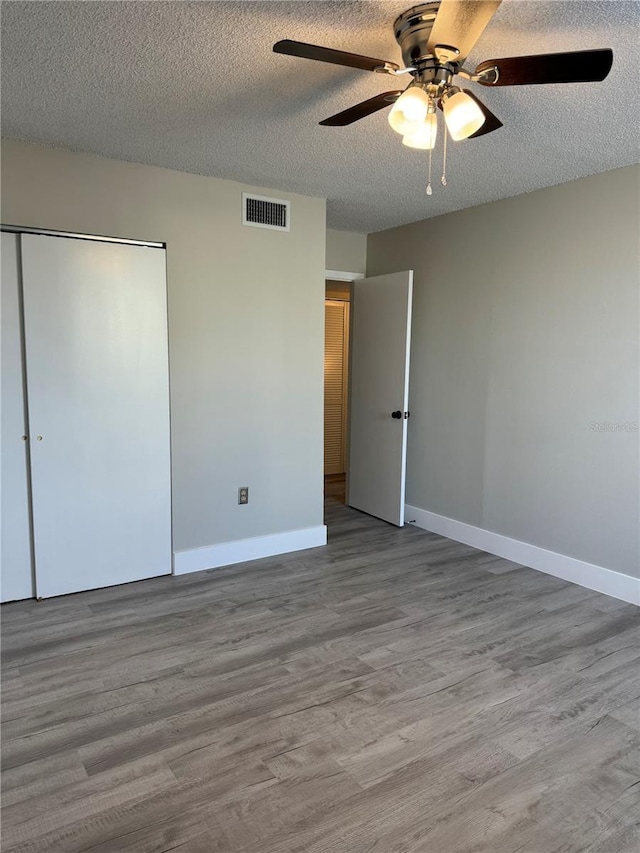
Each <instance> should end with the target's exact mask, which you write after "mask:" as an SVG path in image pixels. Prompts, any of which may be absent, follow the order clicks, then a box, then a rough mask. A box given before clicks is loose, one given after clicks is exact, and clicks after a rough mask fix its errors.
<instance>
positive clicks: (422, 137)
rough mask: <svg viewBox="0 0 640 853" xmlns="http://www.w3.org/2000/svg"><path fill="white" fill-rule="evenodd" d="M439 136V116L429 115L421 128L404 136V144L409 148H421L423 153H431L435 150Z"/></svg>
mask: <svg viewBox="0 0 640 853" xmlns="http://www.w3.org/2000/svg"><path fill="white" fill-rule="evenodd" d="M437 135H438V119H437V116H436V114H435V113H427V115H426V117H425V120H424V121H423V122H422V123H421V124H420V126H419V127H417V128H416V129H415V130H411V131H410V132H409V133H406V134H405V135H404V137H403V139H402V144H403V145H406V146H407V147H408V148H420V149H422V150H423V151H431V150H432V149H433V148H435V144H436V136H437Z"/></svg>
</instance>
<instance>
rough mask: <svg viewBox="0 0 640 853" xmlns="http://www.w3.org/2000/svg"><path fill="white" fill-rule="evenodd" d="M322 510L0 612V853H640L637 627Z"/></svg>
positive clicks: (401, 534)
mask: <svg viewBox="0 0 640 853" xmlns="http://www.w3.org/2000/svg"><path fill="white" fill-rule="evenodd" d="M327 511H328V522H329V532H330V544H329V545H328V547H326V548H320V549H315V550H313V551H307V552H303V553H298V554H292V555H288V556H283V557H278V558H273V559H269V560H263V561H259V562H254V563H250V564H245V565H242V566H234V567H230V568H226V569H219V570H216V571H213V572H210V573H200V574H194V575H189V576H184V577H181V578H170V577H166V578H159V579H156V580H151V581H142V582H140V583H136V584H131V585H128V586H122V587H117V588H112V589H106V590H100V591H96V592H88V593H81V594H78V595H73V596H67V597H64V598H59V599H53V600H49V601H45V602H41V603H36V602H23V603H18V604H11V605H7V606H5V607H3V608H2V614H1V615H2V629H3V645H2V651H3V658H4V666H3V673H2V675H3V689H2V703H3V749H2V760H3V776H2V781H3V822H2V831H3V848H2V849H3V850H4V851H6V853H9V851H11V853H18V851H20V853H27V852H28V853H37V851H47V853H79V851H91V853H125V851H149V853H151V851H153V853H160V851H179V853H236V851H243V853H636V851H637V850H638V849H639V848H640V843H639V830H638V820H639V819H640V782H639V780H640V758H639V741H640V734H639V723H640V718H639V711H638V696H639V695H640V675H639V672H640V666H639V665H640V611H639V610H638V609H637V608H635V607H633V606H631V605H625V604H623V603H621V602H618V601H615V600H613V599H610V598H607V597H605V596H601V595H598V594H596V593H592V592H589V591H587V590H585V589H582V588H580V587H577V586H571V585H570V584H568V583H564V582H562V581H560V580H557V579H555V578H552V577H548V576H546V575H543V574H540V573H537V572H534V571H531V570H529V569H523V568H520V567H517V566H515V565H514V564H511V563H508V562H506V561H505V560H501V559H497V558H494V557H492V556H490V555H488V554H485V553H482V552H478V551H475V550H473V549H472V548H469V547H466V546H464V545H460V544H457V543H455V542H451V541H449V540H446V539H443V538H441V537H439V536H435V535H431V534H428V533H425V532H423V531H420V530H417V529H415V528H411V527H407V528H405V529H403V530H397V529H395V528H393V527H390V526H388V525H386V524H383V523H382V522H378V521H376V520H374V519H372V518H369V517H368V516H365V515H362V514H360V513H357V512H355V511H354V510H350V509H348V508H347V507H345V506H342V505H341V504H340V503H339V502H338V501H337V500H335V499H332V498H329V500H328V510H327Z"/></svg>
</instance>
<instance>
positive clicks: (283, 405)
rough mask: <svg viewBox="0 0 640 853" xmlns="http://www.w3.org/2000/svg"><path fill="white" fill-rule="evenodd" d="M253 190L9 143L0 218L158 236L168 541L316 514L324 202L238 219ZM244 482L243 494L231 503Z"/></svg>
mask: <svg viewBox="0 0 640 853" xmlns="http://www.w3.org/2000/svg"><path fill="white" fill-rule="evenodd" d="M243 190H254V191H255V188H253V187H246V186H245V185H242V184H238V183H234V182H231V181H221V180H216V179H213V178H204V177H199V176H197V175H188V174H184V173H180V172H173V171H169V170H167V169H157V168H153V167H149V166H140V165H136V164H133V163H123V162H119V161H117V160H108V159H104V158H100V157H95V156H92V155H85V154H76V153H72V152H69V151H64V150H60V149H51V148H43V147H39V146H35V145H26V144H22V143H15V142H6V143H4V142H3V146H2V221H3V222H4V223H7V224H14V225H22V226H26V225H29V226H35V227H40V228H52V229H59V230H63V231H79V232H83V233H92V234H104V235H110V236H118V237H128V238H134V239H135V238H137V239H146V240H157V241H166V243H167V275H168V291H169V345H170V359H171V419H172V456H173V522H174V547H175V549H176V550H179V551H180V550H186V549H190V548H196V547H199V546H206V545H213V544H217V543H220V542H229V541H234V540H236V539H244V538H248V537H253V536H262V535H265V534H269V533H278V532H284V531H288V530H294V529H298V528H305V527H314V526H316V525H320V524H322V523H323V504H322V502H323V441H322V429H323V427H322V423H323V418H322V413H323V349H324V270H325V202H324V200H323V199H314V198H305V197H303V196H297V195H294V194H291V193H285V194H283V193H279V192H276V191H269V190H258V192H259V193H260V194H262V195H267V196H272V197H275V198H290V199H291V201H292V205H291V231H290V232H289V233H278V232H275V231H267V230H261V229H257V228H250V227H243V226H242V225H241V196H242V192H243ZM244 485H248V486H249V488H250V492H249V494H250V501H249V505H248V506H242V507H239V506H238V503H237V489H238V486H244Z"/></svg>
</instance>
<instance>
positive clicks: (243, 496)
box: [238, 486, 249, 504]
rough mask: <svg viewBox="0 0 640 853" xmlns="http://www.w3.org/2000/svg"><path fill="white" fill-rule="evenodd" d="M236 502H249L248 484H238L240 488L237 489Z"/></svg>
mask: <svg viewBox="0 0 640 853" xmlns="http://www.w3.org/2000/svg"><path fill="white" fill-rule="evenodd" d="M238 503H239V504H248V503H249V486H240V488H239V489H238Z"/></svg>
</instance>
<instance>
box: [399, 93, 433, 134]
mask: <svg viewBox="0 0 640 853" xmlns="http://www.w3.org/2000/svg"><path fill="white" fill-rule="evenodd" d="M429 104H430V101H429V96H428V95H427V93H426V92H425V91H424V90H423V89H421V88H420V87H419V86H409V88H408V89H405V91H404V92H403V93H402V94H401V95H400V97H399V98H398V100H397V101H396V102H395V104H394V105H393V107H392V108H391V112H390V113H389V124H390V125H391V127H392V128H393V129H394V130H395V132H396V133H399V134H401V135H402V136H405V135H406V134H410V133H412V132H414V131H417V130H418V128H419V127H420V125H421V124H422V123H423V122H424V120H425V118H426V116H427V113H428V112H429Z"/></svg>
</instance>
